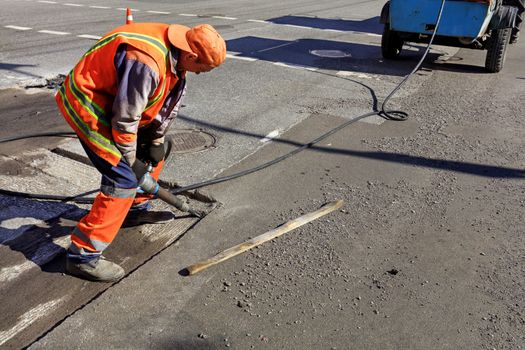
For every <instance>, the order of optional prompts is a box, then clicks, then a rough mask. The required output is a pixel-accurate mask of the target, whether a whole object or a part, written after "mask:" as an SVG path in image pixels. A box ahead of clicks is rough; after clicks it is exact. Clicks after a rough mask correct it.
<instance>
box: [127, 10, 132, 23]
mask: <svg viewBox="0 0 525 350" xmlns="http://www.w3.org/2000/svg"><path fill="white" fill-rule="evenodd" d="M132 23H133V15H132V14H131V9H130V8H129V7H128V8H126V24H132Z"/></svg>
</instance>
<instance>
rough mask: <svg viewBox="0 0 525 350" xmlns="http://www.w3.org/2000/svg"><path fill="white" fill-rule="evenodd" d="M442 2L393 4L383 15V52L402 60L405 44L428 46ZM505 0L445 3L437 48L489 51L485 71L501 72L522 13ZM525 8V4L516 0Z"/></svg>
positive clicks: (406, 0)
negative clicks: (438, 46)
mask: <svg viewBox="0 0 525 350" xmlns="http://www.w3.org/2000/svg"><path fill="white" fill-rule="evenodd" d="M442 1H443V0H390V1H388V2H387V3H386V4H385V5H384V7H383V10H382V11H381V23H383V24H384V30H383V35H382V39H381V52H382V55H383V57H384V58H386V59H396V58H398V57H399V56H400V54H401V52H402V49H403V45H404V44H405V43H406V42H415V43H428V42H429V41H430V38H431V37H432V34H433V33H434V31H435V29H436V25H437V24H438V23H437V19H438V14H439V12H440V9H441V6H442ZM504 1H505V0H468V1H460V0H446V1H445V3H444V7H443V12H442V16H441V21H440V23H439V26H438V29H437V32H436V35H435V38H434V44H437V45H445V46H454V47H465V48H470V49H478V50H486V51H487V55H486V59H485V69H486V70H487V71H489V72H492V73H495V72H499V71H500V70H501V69H502V68H503V65H504V63H505V54H506V50H507V47H508V45H509V43H510V41H511V37H512V35H513V33H514V32H513V30H516V28H517V29H518V31H519V27H517V19H518V20H519V19H520V17H519V16H520V14H522V12H521V13H520V12H519V11H520V9H519V8H518V7H516V6H511V5H507V4H505V3H504ZM517 1H518V2H519V3H521V5H522V6H523V0H517Z"/></svg>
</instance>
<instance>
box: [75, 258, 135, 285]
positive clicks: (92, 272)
mask: <svg viewBox="0 0 525 350" xmlns="http://www.w3.org/2000/svg"><path fill="white" fill-rule="evenodd" d="M66 271H67V273H68V274H70V275H73V276H77V277H80V278H83V279H87V280H90V281H95V282H116V281H118V280H119V279H121V278H122V277H124V275H125V272H124V269H123V268H122V267H120V266H119V265H117V264H115V263H113V262H111V261H108V260H106V259H105V258H104V257H103V256H100V257H98V258H96V259H93V260H91V261H88V262H85V263H77V262H75V260H74V259H66Z"/></svg>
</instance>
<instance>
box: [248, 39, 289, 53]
mask: <svg viewBox="0 0 525 350" xmlns="http://www.w3.org/2000/svg"><path fill="white" fill-rule="evenodd" d="M292 44H295V40H294V41H290V42H288V43H284V44H281V45H276V46H272V47H268V48H266V49H262V50H259V51H257V52H265V51H270V50H275V49H278V48H281V47H284V46H288V45H292Z"/></svg>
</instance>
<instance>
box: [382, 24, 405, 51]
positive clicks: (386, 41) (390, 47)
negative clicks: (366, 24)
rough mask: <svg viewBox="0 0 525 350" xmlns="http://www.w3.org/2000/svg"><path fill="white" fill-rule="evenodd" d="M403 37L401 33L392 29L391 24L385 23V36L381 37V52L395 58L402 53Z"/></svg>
mask: <svg viewBox="0 0 525 350" xmlns="http://www.w3.org/2000/svg"><path fill="white" fill-rule="evenodd" d="M403 44H404V42H403V39H401V38H400V37H399V35H398V34H397V33H396V32H395V31H393V30H391V29H390V24H389V23H386V24H385V29H384V30H383V36H382V37H381V53H382V54H383V57H384V58H386V59H391V60H394V59H396V58H398V57H399V55H400V54H401V49H402V48H403Z"/></svg>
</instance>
